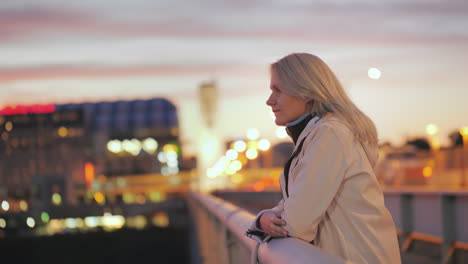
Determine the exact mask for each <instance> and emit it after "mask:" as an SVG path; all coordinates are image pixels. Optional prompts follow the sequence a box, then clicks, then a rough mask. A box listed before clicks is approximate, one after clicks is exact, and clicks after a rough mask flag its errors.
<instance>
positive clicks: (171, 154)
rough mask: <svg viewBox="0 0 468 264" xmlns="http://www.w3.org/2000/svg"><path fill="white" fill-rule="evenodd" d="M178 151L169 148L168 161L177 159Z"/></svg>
mask: <svg viewBox="0 0 468 264" xmlns="http://www.w3.org/2000/svg"><path fill="white" fill-rule="evenodd" d="M177 156H178V155H177V152H175V151H172V150H169V151H167V152H166V157H167V160H168V161H171V160H177Z"/></svg>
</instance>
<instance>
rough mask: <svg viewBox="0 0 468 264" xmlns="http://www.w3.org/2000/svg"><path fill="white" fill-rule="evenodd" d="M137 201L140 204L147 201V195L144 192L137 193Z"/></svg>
mask: <svg viewBox="0 0 468 264" xmlns="http://www.w3.org/2000/svg"><path fill="white" fill-rule="evenodd" d="M135 201H136V202H137V203H139V204H144V203H146V197H145V196H144V195H143V194H137V195H136V197H135Z"/></svg>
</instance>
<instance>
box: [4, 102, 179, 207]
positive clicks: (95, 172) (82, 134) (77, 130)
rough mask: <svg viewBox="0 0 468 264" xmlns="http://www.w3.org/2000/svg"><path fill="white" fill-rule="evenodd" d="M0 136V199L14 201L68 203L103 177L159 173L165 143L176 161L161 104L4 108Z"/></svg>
mask: <svg viewBox="0 0 468 264" xmlns="http://www.w3.org/2000/svg"><path fill="white" fill-rule="evenodd" d="M0 137H1V138H0V153H1V155H0V198H4V199H13V200H15V199H26V200H28V199H30V198H34V197H35V198H37V200H39V201H42V202H45V203H49V202H50V201H51V197H52V195H53V194H54V193H59V194H60V195H61V196H62V197H63V202H64V203H74V202H76V201H77V199H78V198H79V197H83V196H84V194H85V193H86V189H87V187H89V185H91V184H93V182H94V181H95V180H97V179H98V178H99V177H100V176H101V175H105V176H106V177H112V176H116V175H134V174H143V173H161V169H162V165H161V163H160V162H159V161H158V159H157V154H158V152H160V151H162V147H163V146H165V145H167V144H172V145H174V146H176V148H177V151H178V156H177V158H179V159H180V157H181V153H180V152H181V148H180V141H179V125H178V116H177V110H176V107H175V106H174V105H173V104H172V103H171V102H169V101H168V100H166V99H163V98H154V99H149V100H133V101H115V102H95V103H81V104H57V105H53V104H49V105H29V106H8V107H4V108H3V109H0ZM111 141H112V142H114V143H116V144H117V145H118V144H122V145H123V144H124V143H125V147H127V148H126V149H123V148H122V149H121V150H122V151H115V150H116V148H115V146H117V145H116V144H114V146H113V147H112V143H111V144H110V145H111V149H110V150H113V151H114V152H112V151H110V150H109V148H108V145H109V142H111ZM117 142H120V143H117ZM117 147H118V146H117ZM173 148H174V147H173ZM117 150H120V149H118V148H117ZM179 161H180V160H179ZM174 164H178V163H177V162H175V161H173V162H172V166H174ZM101 178H102V177H101Z"/></svg>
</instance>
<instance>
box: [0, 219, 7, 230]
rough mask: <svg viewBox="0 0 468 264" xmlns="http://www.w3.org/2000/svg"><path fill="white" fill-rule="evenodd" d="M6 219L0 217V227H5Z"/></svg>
mask: <svg viewBox="0 0 468 264" xmlns="http://www.w3.org/2000/svg"><path fill="white" fill-rule="evenodd" d="M6 224H7V223H6V221H5V219H3V218H0V228H5V227H6Z"/></svg>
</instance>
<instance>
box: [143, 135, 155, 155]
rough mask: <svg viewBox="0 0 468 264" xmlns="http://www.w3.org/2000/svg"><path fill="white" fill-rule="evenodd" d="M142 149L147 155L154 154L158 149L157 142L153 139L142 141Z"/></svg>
mask: <svg viewBox="0 0 468 264" xmlns="http://www.w3.org/2000/svg"><path fill="white" fill-rule="evenodd" d="M143 149H144V150H145V151H146V152H147V153H148V154H154V153H156V150H157V149H158V142H157V141H156V140H155V139H154V138H147V139H145V140H143Z"/></svg>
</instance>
